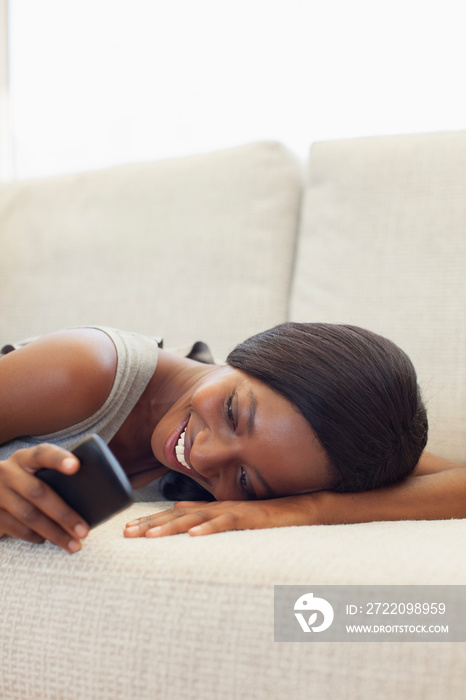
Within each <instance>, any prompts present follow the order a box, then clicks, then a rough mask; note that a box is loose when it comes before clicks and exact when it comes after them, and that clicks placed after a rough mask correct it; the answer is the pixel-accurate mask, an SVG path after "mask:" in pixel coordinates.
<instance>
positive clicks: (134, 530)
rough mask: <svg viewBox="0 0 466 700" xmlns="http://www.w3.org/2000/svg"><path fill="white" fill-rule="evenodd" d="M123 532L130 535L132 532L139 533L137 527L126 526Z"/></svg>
mask: <svg viewBox="0 0 466 700" xmlns="http://www.w3.org/2000/svg"><path fill="white" fill-rule="evenodd" d="M125 532H129V534H130V535H132V534H133V533H134V532H139V525H127V526H126V527H125Z"/></svg>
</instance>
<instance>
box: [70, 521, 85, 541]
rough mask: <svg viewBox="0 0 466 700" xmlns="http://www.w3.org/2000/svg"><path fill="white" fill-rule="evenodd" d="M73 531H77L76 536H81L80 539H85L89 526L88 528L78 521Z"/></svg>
mask: <svg viewBox="0 0 466 700" xmlns="http://www.w3.org/2000/svg"><path fill="white" fill-rule="evenodd" d="M73 532H74V533H75V535H76V537H79V539H80V540H83V539H84V538H85V537H87V535H88V534H89V528H87V527H86V526H85V525H83V524H82V523H78V524H77V525H76V527H75V528H74V530H73Z"/></svg>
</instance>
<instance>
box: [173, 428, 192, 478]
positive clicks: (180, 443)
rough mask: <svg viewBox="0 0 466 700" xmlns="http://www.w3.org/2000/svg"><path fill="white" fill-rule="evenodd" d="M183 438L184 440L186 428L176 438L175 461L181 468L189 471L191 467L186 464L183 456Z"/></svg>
mask: <svg viewBox="0 0 466 700" xmlns="http://www.w3.org/2000/svg"><path fill="white" fill-rule="evenodd" d="M185 438H186V428H185V429H184V430H183V432H182V433H181V435H180V437H179V438H178V442H177V444H176V447H175V455H176V459H177V460H178V462H179V463H180V464H181V466H182V467H185V469H189V471H191V467H190V466H189V464H188V463H187V461H186V459H185V456H184V441H185Z"/></svg>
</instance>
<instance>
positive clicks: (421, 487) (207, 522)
mask: <svg viewBox="0 0 466 700" xmlns="http://www.w3.org/2000/svg"><path fill="white" fill-rule="evenodd" d="M465 517H466V467H465V466H463V465H461V464H458V463H456V462H451V461H449V460H446V459H443V458H441V457H435V456H434V455H431V454H428V453H424V454H423V456H422V458H421V460H420V462H419V464H418V466H417V467H416V470H415V472H414V473H413V476H411V477H409V478H407V479H405V480H404V481H403V482H402V483H400V484H397V485H396V486H391V487H388V488H383V489H377V490H375V491H366V492H363V493H334V492H332V491H319V492H316V493H310V494H306V495H303V496H289V497H286V498H277V499H273V500H267V501H224V502H217V501H216V502H213V503H193V502H189V501H185V502H182V503H177V504H176V505H175V507H174V508H170V509H168V510H165V511H163V512H161V513H156V514H155V515H150V516H147V517H145V518H140V519H139V520H137V521H132V522H131V523H128V525H127V527H126V529H125V533H124V534H125V536H126V537H143V536H146V537H161V536H164V535H174V534H178V533H181V532H189V534H190V535H209V534H213V533H216V532H225V531H228V530H247V529H260V528H271V527H285V526H289V525H336V524H344V523H364V522H373V521H382V520H446V519H450V518H465Z"/></svg>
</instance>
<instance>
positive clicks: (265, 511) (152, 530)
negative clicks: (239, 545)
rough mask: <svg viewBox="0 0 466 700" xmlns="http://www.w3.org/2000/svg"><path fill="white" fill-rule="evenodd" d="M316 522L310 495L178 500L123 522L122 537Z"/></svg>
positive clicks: (252, 528) (210, 532)
mask: <svg viewBox="0 0 466 700" xmlns="http://www.w3.org/2000/svg"><path fill="white" fill-rule="evenodd" d="M316 522H317V515H316V509H315V505H314V495H313V494H306V495H304V496H290V497H286V498H275V499H271V500H264V501H214V502H204V501H180V502H178V503H175V505H174V507H173V508H169V509H167V510H164V511H162V512H160V513H155V514H154V515H148V516H146V517H143V518H139V519H138V520H132V521H131V522H129V523H127V525H126V528H125V531H124V535H125V537H163V536H164V535H177V534H179V533H181V532H188V533H189V534H190V535H212V534H214V533H216V532H226V531H228V530H256V529H261V528H271V527H286V526H289V525H313V524H315V523H316Z"/></svg>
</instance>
